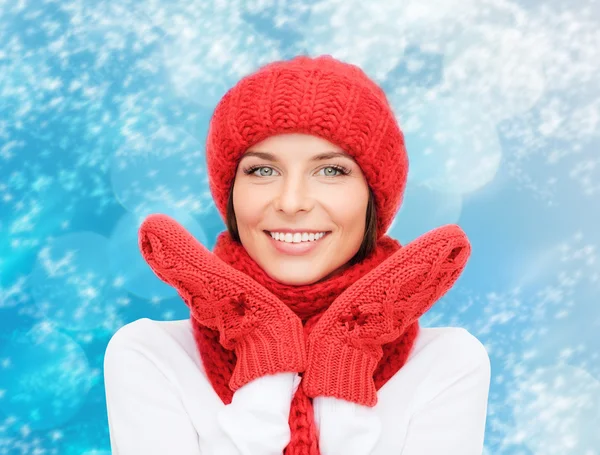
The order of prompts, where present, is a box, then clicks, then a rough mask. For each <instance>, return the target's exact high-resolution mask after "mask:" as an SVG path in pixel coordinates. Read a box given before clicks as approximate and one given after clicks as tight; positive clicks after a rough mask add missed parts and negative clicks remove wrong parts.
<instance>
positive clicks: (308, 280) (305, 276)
mask: <svg viewBox="0 0 600 455" xmlns="http://www.w3.org/2000/svg"><path fill="white" fill-rule="evenodd" d="M265 271H266V272H267V274H268V275H269V276H270V277H271V278H273V279H274V280H276V281H279V282H280V283H282V284H288V285H291V286H302V285H305V284H313V283H316V282H317V281H319V280H321V279H322V278H324V277H325V276H326V274H324V273H317V274H315V273H314V270H313V271H312V273H304V272H302V271H301V270H297V271H296V272H295V273H294V272H292V273H285V272H280V271H272V270H265Z"/></svg>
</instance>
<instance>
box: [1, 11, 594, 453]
mask: <svg viewBox="0 0 600 455" xmlns="http://www.w3.org/2000/svg"><path fill="white" fill-rule="evenodd" d="M598 5H599V4H598V3H597V2H596V3H593V2H591V1H587V0H575V1H569V2H559V1H557V0H552V1H550V2H534V1H532V0H526V1H519V2H511V1H510V0H507V1H504V2H500V1H494V0H445V1H443V2H442V1H425V2H422V1H418V0H407V1H403V2H392V3H390V2H387V1H383V0H376V1H373V2H364V1H358V0H345V1H344V2H339V1H336V0H325V1H316V0H312V1H310V2H285V3H284V2H273V1H265V2H255V1H249V2H244V1H232V0H224V1H222V2H209V1H205V2H201V1H187V0H186V1H184V0H175V1H169V2H167V1H166V0H153V1H146V2H141V1H137V2H136V1H125V0H115V1H104V2H96V1H90V0H85V1H84V0H69V1H62V0H61V1H47V0H45V1H41V0H32V1H16V0H15V1H6V0H5V1H0V453H7V454H21V453H32V454H33V453H40V454H41V453H45V454H78V455H79V454H86V455H92V454H96V455H100V454H104V453H109V451H110V446H109V439H108V428H107V417H106V408H105V406H106V403H105V397H104V384H103V374H102V363H103V356H104V350H105V348H106V344H107V342H108V340H109V339H110V337H111V336H112V334H113V333H114V332H115V331H116V330H118V328H120V327H121V326H123V325H124V324H127V323H128V322H131V321H134V320H136V319H139V318H141V317H148V318H151V319H162V320H167V319H183V318H187V317H188V314H189V313H188V311H187V307H186V306H185V304H184V303H183V302H182V301H181V299H179V298H178V297H177V295H176V293H175V291H174V289H172V288H170V287H168V286H167V285H165V284H164V283H162V282H160V281H159V280H158V279H157V278H156V277H155V276H154V275H153V274H152V272H151V271H150V269H149V267H148V266H146V264H145V263H144V262H143V260H142V258H141V255H140V254H139V252H138V249H137V237H136V236H137V227H138V226H139V224H140V222H141V220H142V219H143V218H144V216H146V215H147V214H149V213H154V212H162V213H167V214H170V215H172V216H173V217H175V218H176V219H177V220H178V221H180V222H181V223H182V224H184V225H185V226H186V227H187V228H188V229H189V230H190V231H192V233H193V234H194V235H195V236H196V237H197V238H198V239H199V240H201V241H202V243H204V244H205V245H206V246H207V247H209V248H211V247H212V245H213V244H214V240H215V238H216V235H217V234H218V233H219V232H220V231H221V230H223V229H224V225H223V223H222V221H221V220H220V218H219V216H218V214H217V213H216V211H215V208H214V205H213V204H212V199H211V196H210V193H209V189H208V185H207V180H206V172H205V166H204V141H205V138H206V132H207V126H208V121H209V118H210V115H211V113H212V110H213V109H214V106H215V105H216V102H217V101H218V99H219V98H220V97H221V96H222V95H223V94H224V93H225V91H226V90H227V89H228V88H229V87H231V86H232V85H233V84H235V82H236V81H237V80H239V79H240V78H241V77H242V76H244V75H245V74H248V73H249V72H251V71H253V70H254V69H256V68H258V67H259V66H260V65H262V64H264V63H267V62H269V61H272V60H276V59H283V58H290V57H292V56H294V55H296V54H299V53H308V54H310V55H313V56H315V55H319V54H324V53H327V54H331V55H333V56H335V57H337V58H339V59H342V60H345V61H348V62H351V63H355V64H357V65H359V66H361V68H363V69H364V70H365V72H367V74H369V75H370V76H371V77H372V78H373V79H374V80H375V81H376V82H378V83H379V84H380V85H381V86H382V87H383V88H384V90H385V91H386V93H387V95H388V98H389V100H390V102H391V104H392V105H393V109H394V111H395V113H396V115H397V118H398V121H399V123H400V125H401V127H402V128H403V130H404V131H405V135H406V141H407V146H408V152H409V156H410V170H409V183H408V188H407V191H406V194H405V199H404V203H403V205H402V208H401V210H400V212H399V213H398V215H397V217H396V219H395V221H394V224H393V225H392V227H391V228H390V231H389V232H388V234H389V235H391V236H393V237H396V238H398V239H399V240H400V241H401V242H402V243H406V242H408V241H410V240H412V239H414V238H415V237H417V236H418V235H420V234H422V233H424V232H426V231H428V230H430V229H432V228H434V227H436V226H439V225H442V224H446V223H458V224H459V225H460V226H461V227H462V228H463V229H464V230H465V232H466V233H467V235H468V236H469V238H470V240H471V243H472V246H473V251H472V256H471V259H470V261H469V263H468V265H467V268H466V269H465V272H464V273H463V275H462V276H461V278H460V279H459V281H458V282H457V283H456V285H455V286H454V287H453V288H452V290H451V291H450V292H449V293H448V294H447V295H446V296H445V297H444V298H443V299H442V300H440V301H439V302H438V303H437V304H436V305H435V306H434V307H433V309H432V310H430V311H429V312H428V313H427V314H426V315H425V316H423V318H422V319H421V322H422V325H423V326H461V327H465V328H466V329H467V330H469V331H470V332H471V333H472V334H474V335H475V336H476V337H477V338H478V339H480V340H481V341H482V342H483V343H484V344H485V346H486V348H487V350H488V352H489V354H490V359H491V363H492V384H491V389H490V399H489V406H488V417H487V428H486V436H485V453H486V454H536V455H538V454H539V455H542V454H543V455H548V454H555V453H556V454H567V453H568V454H588V455H591V454H599V453H600V436H599V435H600V433H598V432H597V429H596V428H597V424H598V422H600V382H599V381H600V359H599V351H600V336H599V335H598V334H599V332H600V306H599V304H598V295H599V289H600V262H599V261H598V245H599V242H600V229H599V221H600V209H599V207H600V197H599V194H600V154H599V150H600V149H599V145H600V137H599V136H600V134H599V122H600V87H599V84H600V77H598V74H600V72H599V69H600V68H599V67H600V32H599V31H598V30H600V7H599V6H598Z"/></svg>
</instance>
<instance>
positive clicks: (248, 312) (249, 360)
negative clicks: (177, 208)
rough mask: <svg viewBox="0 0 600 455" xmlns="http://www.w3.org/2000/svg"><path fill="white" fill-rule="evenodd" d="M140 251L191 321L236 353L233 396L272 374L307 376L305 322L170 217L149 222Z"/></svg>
mask: <svg viewBox="0 0 600 455" xmlns="http://www.w3.org/2000/svg"><path fill="white" fill-rule="evenodd" d="M139 247H140V249H141V251H142V255H143V257H144V259H145V260H146V262H147V263H148V264H149V265H150V267H151V268H152V270H153V271H154V273H155V274H156V275H157V276H158V277H159V278H160V279H161V280H163V281H164V282H165V283H167V284H169V285H171V286H173V287H174V288H176V289H177V291H178V293H179V295H180V296H181V297H182V298H183V300H184V301H185V303H186V304H187V305H188V306H189V307H190V310H191V315H192V317H194V318H195V319H196V320H197V321H198V322H199V323H200V324H202V325H204V326H206V327H209V328H211V329H213V330H218V331H219V334H220V343H221V344H222V345H223V347H225V348H226V349H230V350H234V351H235V354H236V356H237V363H236V366H235V368H234V370H233V374H232V377H231V381H230V383H229V386H230V388H231V390H233V391H234V392H235V391H236V390H237V389H238V388H240V387H241V386H243V385H244V384H246V383H248V382H250V381H252V380H253V379H256V378H258V377H261V376H265V375H267V374H274V373H277V372H284V371H290V372H302V371H304V368H305V364H306V347H305V340H304V333H303V328H302V321H301V320H300V318H299V317H298V316H297V315H296V314H295V313H294V312H293V311H292V310H291V309H290V308H289V307H288V306H287V305H285V304H284V303H283V302H282V301H281V300H279V299H278V298H277V297H275V296H274V295H273V294H271V293H270V292H269V291H268V290H267V289H265V288H264V287H263V286H261V285H260V284H258V283H257V282H256V281H254V280H253V279H252V278H250V277H249V276H247V275H246V274H244V273H242V272H240V271H238V270H236V269H234V268H233V267H231V266H230V265H229V264H227V263H225V262H224V261H222V260H221V259H220V258H218V257H217V256H215V254H214V253H212V252H210V251H208V250H207V249H206V248H205V247H204V246H203V245H202V244H201V243H200V242H198V241H197V240H196V239H195V238H194V237H193V236H192V235H191V234H190V233H189V232H188V231H187V230H185V229H184V228H183V226H181V225H180V224H179V223H177V222H176V221H175V220H173V219H171V218H170V217H168V216H166V215H161V214H155V215H150V216H148V217H147V218H146V219H145V220H144V222H143V223H142V225H141V226H140V230H139Z"/></svg>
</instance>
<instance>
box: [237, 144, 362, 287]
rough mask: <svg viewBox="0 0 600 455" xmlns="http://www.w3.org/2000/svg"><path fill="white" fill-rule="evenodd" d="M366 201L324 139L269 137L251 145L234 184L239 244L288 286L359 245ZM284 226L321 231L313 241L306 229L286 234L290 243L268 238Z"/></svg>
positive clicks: (345, 159) (328, 270) (327, 273)
mask: <svg viewBox="0 0 600 455" xmlns="http://www.w3.org/2000/svg"><path fill="white" fill-rule="evenodd" d="M335 153H342V154H344V155H345V156H332V154H335ZM324 154H329V155H330V156H329V157H327V156H322V155H324ZM368 201H369V188H368V185H367V182H366V179H365V177H364V175H363V173H362V171H361V169H360V167H359V166H358V164H357V163H356V162H354V160H353V159H352V158H351V157H350V155H347V154H345V153H344V151H343V150H342V149H341V148H340V147H339V146H337V145H335V144H332V143H331V142H329V141H327V140H325V139H321V138H319V137H316V136H312V135H307V134H299V133H294V134H283V135H277V136H271V137H269V138H267V139H265V140H264V141H262V142H260V143H258V144H256V145H254V146H253V147H250V148H249V149H248V150H247V152H246V154H245V155H244V156H243V157H242V159H241V161H240V163H239V165H238V168H237V171H236V176H235V182H234V186H233V206H234V211H235V216H236V220H237V226H238V231H239V235H240V240H241V242H242V244H243V246H244V248H245V249H246V251H248V254H249V255H250V257H252V259H254V260H255V261H256V262H257V263H258V264H259V265H260V266H261V268H262V269H263V270H265V272H266V273H267V274H268V275H269V276H270V277H272V278H273V279H275V280H277V281H279V282H281V283H285V284H293V285H301V284H311V283H315V282H317V281H321V280H323V279H327V278H329V277H331V276H332V275H334V274H336V273H337V272H340V271H341V270H343V269H344V265H345V264H346V263H347V262H348V261H349V260H350V259H351V258H352V257H353V256H354V255H355V254H356V252H357V251H358V250H359V248H360V245H361V242H362V239H363V235H364V232H365V217H366V210H367V204H368ZM286 229H288V230H298V231H300V232H306V233H318V232H326V235H324V236H323V237H322V238H318V236H317V239H316V240H313V242H314V243H313V242H310V240H311V239H313V238H314V236H311V235H309V236H307V235H304V234H303V235H295V236H294V235H291V234H290V235H286V236H285V238H287V240H288V241H289V240H290V238H291V240H293V242H294V243H291V244H290V243H286V242H284V243H282V240H284V239H285V238H284V237H281V238H280V240H275V239H273V238H272V237H271V234H270V233H271V232H273V233H275V232H282V231H285V230H286ZM307 237H308V239H307ZM298 240H302V241H301V242H299V243H296V242H298ZM306 249H308V251H304V250H306Z"/></svg>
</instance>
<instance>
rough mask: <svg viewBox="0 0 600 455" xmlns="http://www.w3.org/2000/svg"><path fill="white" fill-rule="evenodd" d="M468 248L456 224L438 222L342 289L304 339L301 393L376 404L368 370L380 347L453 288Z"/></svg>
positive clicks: (399, 333)
mask: <svg viewBox="0 0 600 455" xmlns="http://www.w3.org/2000/svg"><path fill="white" fill-rule="evenodd" d="M470 253H471V246H470V243H469V241H468V239H467V237H466V235H465V233H464V232H463V231H462V229H461V228H460V227H458V226H457V225H446V226H442V227H439V228H436V229H434V230H432V231H429V232H427V233H426V234H424V235H422V236H420V237H419V238H417V239H415V240H414V241H412V242H411V243H409V244H408V245H406V246H405V247H402V248H401V249H399V250H398V251H397V252H395V253H394V254H393V255H392V256H390V257H389V258H387V259H386V260H385V261H384V262H382V263H381V264H379V266H377V267H376V268H375V269H373V270H371V271H370V272H369V273H368V274H367V275H365V276H363V277H362V278H361V279H360V280H358V281H357V282H356V283H354V284H352V285H351V286H350V287H349V288H348V289H346V291H344V292H343V293H342V294H340V295H339V296H338V297H337V298H336V300H334V302H333V303H332V304H331V306H330V307H329V308H328V309H327V311H325V313H324V314H323V316H322V317H321V319H320V320H319V321H318V322H317V323H316V324H315V326H314V328H313V329H312V331H311V333H310V335H309V336H308V339H307V348H308V359H307V366H306V372H305V373H304V377H303V379H302V385H303V388H304V391H305V393H306V394H307V395H308V396H309V397H312V398H314V397H317V396H333V397H337V398H341V399H344V400H346V401H351V402H354V403H358V404H362V405H366V406H374V405H375V404H376V403H377V393H376V388H375V383H374V381H373V373H374V371H375V368H376V367H377V364H378V363H379V361H380V360H381V357H382V356H383V349H382V345H383V344H386V343H389V342H391V341H394V340H395V339H397V338H398V337H399V336H400V335H401V334H402V333H403V332H404V330H405V329H406V328H407V327H408V326H409V325H410V324H412V323H414V322H415V321H416V320H417V319H418V318H419V317H420V316H421V315H422V314H423V313H425V312H426V311H427V310H428V309H429V308H430V307H431V306H432V305H433V304H434V303H435V302H436V301H437V300H438V299H439V298H440V297H442V296H443V295H444V294H445V293H446V291H447V290H448V289H450V288H451V287H452V286H453V285H454V283H455V282H456V280H457V279H458V277H459V275H460V274H461V273H462V271H463V269H464V267H465V265H466V262H467V259H468V257H469V255H470Z"/></svg>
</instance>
